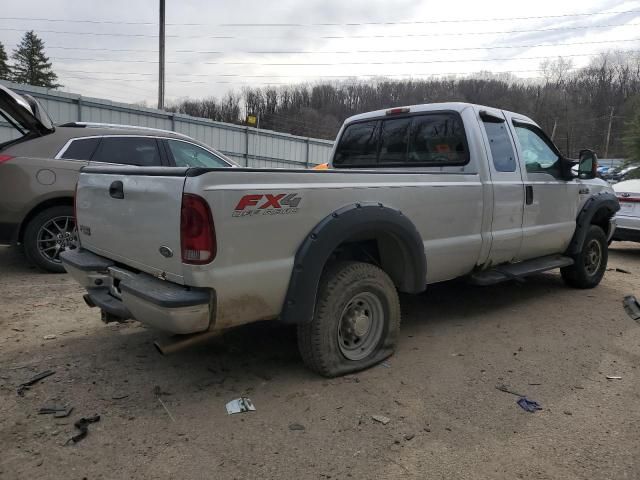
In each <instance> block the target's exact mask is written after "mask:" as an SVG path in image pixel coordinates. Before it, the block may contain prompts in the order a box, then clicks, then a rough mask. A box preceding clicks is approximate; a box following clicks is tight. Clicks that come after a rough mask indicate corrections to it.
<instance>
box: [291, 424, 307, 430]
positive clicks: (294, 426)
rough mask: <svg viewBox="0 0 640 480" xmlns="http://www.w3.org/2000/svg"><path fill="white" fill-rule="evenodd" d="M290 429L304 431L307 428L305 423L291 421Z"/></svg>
mask: <svg viewBox="0 0 640 480" xmlns="http://www.w3.org/2000/svg"><path fill="white" fill-rule="evenodd" d="M289 430H294V431H296V430H297V431H302V430H305V428H304V425H300V424H299V423H290V424H289Z"/></svg>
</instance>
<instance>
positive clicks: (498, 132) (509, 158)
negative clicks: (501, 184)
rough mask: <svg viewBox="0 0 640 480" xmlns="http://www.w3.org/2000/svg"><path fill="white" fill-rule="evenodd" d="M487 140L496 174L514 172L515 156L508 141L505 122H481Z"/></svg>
mask: <svg viewBox="0 0 640 480" xmlns="http://www.w3.org/2000/svg"><path fill="white" fill-rule="evenodd" d="M483 123H484V129H485V131H486V132H487V138H488V139H489V147H490V149H491V157H492V158H493V166H494V167H495V169H496V171H498V172H515V171H516V156H515V153H514V152H513V146H512V145H511V140H510V139H509V132H508V131H507V124H506V122H500V123H498V122H483Z"/></svg>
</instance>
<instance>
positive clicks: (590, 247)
mask: <svg viewBox="0 0 640 480" xmlns="http://www.w3.org/2000/svg"><path fill="white" fill-rule="evenodd" d="M608 259H609V251H608V245H607V236H606V235H605V233H604V231H603V230H602V228H600V227H598V226H597V225H591V226H590V227H589V231H588V232H587V236H586V237H585V239H584V243H583V246H582V251H581V252H580V253H578V254H577V255H575V256H574V257H573V260H574V262H575V263H574V264H573V265H571V266H570V267H564V268H561V269H560V273H561V275H562V279H563V280H564V282H565V283H566V284H567V285H569V286H571V287H574V288H593V287H596V286H597V285H598V284H599V283H600V281H601V280H602V277H603V276H604V272H605V271H606V269H607V261H608Z"/></svg>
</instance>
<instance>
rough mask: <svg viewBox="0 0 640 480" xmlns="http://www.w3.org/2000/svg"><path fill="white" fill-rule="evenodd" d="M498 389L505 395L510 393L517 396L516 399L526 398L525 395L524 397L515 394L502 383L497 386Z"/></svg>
mask: <svg viewBox="0 0 640 480" xmlns="http://www.w3.org/2000/svg"><path fill="white" fill-rule="evenodd" d="M496 389H498V390H500V391H501V392H504V393H510V394H511V395H515V396H516V397H524V395H522V394H521V393H518V392H514V391H513V390H511V389H510V388H509V387H507V386H506V385H504V384H502V383H501V384H499V385H496Z"/></svg>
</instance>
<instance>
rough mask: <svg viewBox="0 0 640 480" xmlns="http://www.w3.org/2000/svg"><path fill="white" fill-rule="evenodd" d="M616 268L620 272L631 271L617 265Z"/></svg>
mask: <svg viewBox="0 0 640 480" xmlns="http://www.w3.org/2000/svg"><path fill="white" fill-rule="evenodd" d="M615 270H616V272H620V273H631V272H630V271H629V270H625V269H624V268H620V267H616V268H615Z"/></svg>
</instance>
